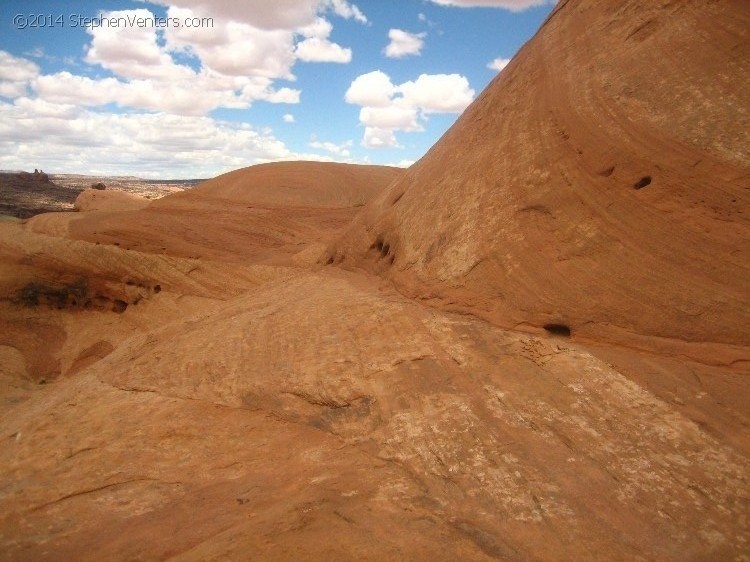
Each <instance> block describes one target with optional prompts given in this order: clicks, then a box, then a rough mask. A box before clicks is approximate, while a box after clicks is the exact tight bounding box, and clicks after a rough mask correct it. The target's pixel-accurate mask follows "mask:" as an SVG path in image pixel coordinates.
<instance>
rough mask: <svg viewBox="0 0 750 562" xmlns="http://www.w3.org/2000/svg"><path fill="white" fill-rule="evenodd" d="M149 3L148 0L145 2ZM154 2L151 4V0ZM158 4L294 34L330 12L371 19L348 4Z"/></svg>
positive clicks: (302, 0) (190, 0)
mask: <svg viewBox="0 0 750 562" xmlns="http://www.w3.org/2000/svg"><path fill="white" fill-rule="evenodd" d="M141 1H145V0H141ZM150 1H151V0H150ZM152 1H153V3H154V4H161V5H162V6H172V7H174V8H184V9H188V10H191V11H192V12H194V13H195V15H197V16H198V17H208V18H214V19H215V20H223V21H233V22H236V23H244V24H247V25H250V26H252V27H255V28H259V29H266V30H286V31H293V30H295V29H298V28H300V27H304V26H306V25H309V24H311V23H312V22H313V21H314V20H315V17H316V16H317V15H318V14H320V13H322V12H325V11H327V10H331V11H333V12H334V13H335V14H336V15H337V16H339V17H342V18H344V19H354V20H356V21H359V22H361V23H367V17H366V16H365V15H364V14H363V13H362V11H361V10H360V9H359V8H358V7H357V6H355V5H353V4H351V3H350V2H348V1H346V0H273V2H269V1H268V0H243V1H242V2H238V1H237V0H152Z"/></svg>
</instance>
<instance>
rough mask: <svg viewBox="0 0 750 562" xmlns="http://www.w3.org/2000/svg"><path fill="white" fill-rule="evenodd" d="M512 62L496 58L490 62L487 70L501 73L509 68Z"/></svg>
mask: <svg viewBox="0 0 750 562" xmlns="http://www.w3.org/2000/svg"><path fill="white" fill-rule="evenodd" d="M509 62H510V59H504V58H496V59H494V60H492V61H490V62H488V63H487V68H489V69H490V70H494V71H495V72H500V71H502V70H503V68H505V67H506V66H508V63H509Z"/></svg>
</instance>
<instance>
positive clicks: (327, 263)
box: [326, 256, 333, 265]
mask: <svg viewBox="0 0 750 562" xmlns="http://www.w3.org/2000/svg"><path fill="white" fill-rule="evenodd" d="M332 264H333V256H331V257H330V258H328V260H327V261H326V265H332Z"/></svg>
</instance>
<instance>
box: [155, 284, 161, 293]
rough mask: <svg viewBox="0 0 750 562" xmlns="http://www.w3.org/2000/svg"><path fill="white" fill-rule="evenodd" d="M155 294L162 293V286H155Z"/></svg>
mask: <svg viewBox="0 0 750 562" xmlns="http://www.w3.org/2000/svg"><path fill="white" fill-rule="evenodd" d="M154 293H161V285H154Z"/></svg>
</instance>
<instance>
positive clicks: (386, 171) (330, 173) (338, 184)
mask: <svg viewBox="0 0 750 562" xmlns="http://www.w3.org/2000/svg"><path fill="white" fill-rule="evenodd" d="M403 173H404V171H403V169H401V168H392V167H388V166H363V165H353V164H337V163H331V162H304V161H300V162H274V163H271V164H259V165H257V166H250V167H249V168H242V169H240V170H235V171H233V172H229V173H226V174H223V175H221V176H218V177H216V178H214V179H212V180H208V181H207V182H204V183H202V184H200V185H199V186H198V187H196V188H195V189H192V190H189V191H185V192H182V193H181V194H177V195H174V196H172V197H170V198H169V199H165V200H164V203H167V202H169V203H173V202H174V201H190V202H195V201H199V200H200V201H203V200H206V199H209V200H216V199H217V200H223V201H231V202H232V203H235V204H243V203H244V204H247V205H256V206H259V207H269V206H270V207H317V208H320V207H324V208H342V207H358V206H363V205H364V204H365V203H367V202H368V201H370V199H372V198H373V197H374V196H375V195H377V194H379V193H380V192H381V191H382V190H383V187H384V186H385V185H388V184H389V183H390V182H392V181H394V180H395V179H397V178H399V177H401V176H402V175H403ZM156 206H157V207H158V206H159V202H157V203H156Z"/></svg>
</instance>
